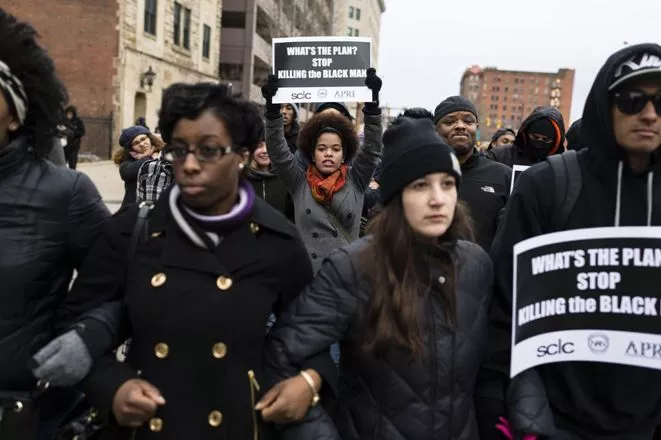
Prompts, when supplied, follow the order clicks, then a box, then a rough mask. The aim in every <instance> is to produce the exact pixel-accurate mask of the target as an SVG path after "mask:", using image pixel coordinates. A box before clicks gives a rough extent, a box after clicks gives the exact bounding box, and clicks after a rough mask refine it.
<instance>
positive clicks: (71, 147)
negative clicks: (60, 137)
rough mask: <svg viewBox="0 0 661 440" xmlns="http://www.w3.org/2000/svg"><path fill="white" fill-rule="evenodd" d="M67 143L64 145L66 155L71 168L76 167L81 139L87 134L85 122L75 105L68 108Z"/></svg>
mask: <svg viewBox="0 0 661 440" xmlns="http://www.w3.org/2000/svg"><path fill="white" fill-rule="evenodd" d="M66 115H67V120H66V127H67V145H66V146H65V147H64V156H65V157H66V159H67V163H68V164H69V168H71V169H72V170H75V169H76V166H77V165H78V153H80V141H81V139H82V138H83V136H85V124H83V121H82V119H80V118H79V117H78V109H76V107H74V106H73V105H70V106H69V107H67V108H66Z"/></svg>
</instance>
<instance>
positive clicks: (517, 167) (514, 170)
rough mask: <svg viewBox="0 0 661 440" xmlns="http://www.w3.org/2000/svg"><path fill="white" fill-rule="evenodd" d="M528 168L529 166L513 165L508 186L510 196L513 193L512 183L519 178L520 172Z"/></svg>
mask: <svg viewBox="0 0 661 440" xmlns="http://www.w3.org/2000/svg"><path fill="white" fill-rule="evenodd" d="M528 168H530V165H514V167H513V168H512V183H511V184H510V194H512V191H514V182H516V179H518V178H519V176H520V175H521V173H522V172H524V171H525V170H527V169H528Z"/></svg>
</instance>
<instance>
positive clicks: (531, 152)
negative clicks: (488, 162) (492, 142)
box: [486, 107, 565, 168]
mask: <svg viewBox="0 0 661 440" xmlns="http://www.w3.org/2000/svg"><path fill="white" fill-rule="evenodd" d="M563 151H565V121H564V119H563V118H562V113H560V112H559V111H558V110H557V109H555V108H553V107H538V108H536V109H535V110H534V111H533V112H532V113H531V114H530V116H528V117H527V118H526V120H525V121H523V124H521V128H519V132H518V134H517V135H516V137H515V138H514V143H513V144H511V145H505V146H502V147H500V148H493V149H491V150H489V151H488V152H487V154H486V155H487V157H488V158H489V159H493V160H495V161H496V162H500V163H502V164H505V165H507V166H508V167H510V168H512V167H513V166H514V165H533V164H535V163H537V162H541V161H543V160H544V159H546V158H547V157H548V156H551V155H553V154H556V153H562V152H563Z"/></svg>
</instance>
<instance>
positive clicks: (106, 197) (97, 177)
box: [78, 160, 124, 212]
mask: <svg viewBox="0 0 661 440" xmlns="http://www.w3.org/2000/svg"><path fill="white" fill-rule="evenodd" d="M78 170H79V171H82V172H83V173H85V174H87V175H88V176H89V177H90V178H91V179H92V181H93V182H94V183H95V184H96V187H97V188H98V189H99V192H100V193H101V196H102V197H103V201H104V202H106V205H107V206H108V209H110V211H112V212H115V211H117V210H118V209H119V206H120V205H121V204H122V199H123V198H124V182H123V181H122V179H121V178H120V177H119V168H118V167H117V165H115V164H114V163H113V162H112V161H110V160H105V161H101V162H87V163H79V164H78Z"/></svg>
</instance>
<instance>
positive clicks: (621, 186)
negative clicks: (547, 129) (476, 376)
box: [478, 44, 661, 440]
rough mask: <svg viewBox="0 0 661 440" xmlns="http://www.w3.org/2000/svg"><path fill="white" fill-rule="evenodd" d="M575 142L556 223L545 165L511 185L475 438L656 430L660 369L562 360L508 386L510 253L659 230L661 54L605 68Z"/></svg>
mask: <svg viewBox="0 0 661 440" xmlns="http://www.w3.org/2000/svg"><path fill="white" fill-rule="evenodd" d="M580 143H581V145H582V146H583V147H585V148H583V149H582V150H580V151H578V152H576V153H575V154H576V156H575V159H576V162H577V165H578V169H577V171H576V173H574V174H571V175H568V176H567V182H568V184H570V183H571V182H572V180H573V181H577V180H579V179H578V178H579V177H580V182H581V183H580V186H579V187H578V189H579V190H580V192H579V194H578V198H577V199H576V202H575V203H574V204H573V208H572V210H571V212H570V213H569V214H568V215H567V217H566V218H565V219H564V220H563V222H562V223H563V224H558V223H559V222H556V221H554V217H556V216H555V214H556V213H558V212H562V207H559V206H558V205H557V202H556V189H557V188H556V187H555V185H554V182H556V180H555V177H556V176H555V174H554V172H553V168H552V166H551V164H550V163H549V162H548V161H544V162H541V163H539V164H536V165H534V166H533V167H531V168H530V169H528V170H527V171H526V172H525V173H523V174H522V175H521V176H520V177H519V179H518V181H517V186H516V187H515V188H514V191H513V193H512V194H511V196H510V199H509V206H508V208H507V212H506V213H505V216H504V219H503V221H502V223H501V225H500V226H501V227H500V229H499V231H498V234H497V235H496V238H495V240H494V244H493V247H492V250H491V257H492V260H493V262H494V272H495V276H496V290H495V292H494V297H493V302H492V310H491V329H490V338H491V340H490V350H491V352H490V353H488V355H487V359H486V360H485V362H484V364H483V368H482V371H481V373H480V375H481V379H482V381H481V382H480V383H481V384H483V385H482V386H481V387H480V390H479V394H480V395H481V397H482V402H483V405H482V407H478V409H481V413H479V414H478V417H479V418H480V424H481V426H483V427H484V428H483V430H484V432H488V433H490V434H485V435H483V436H482V437H481V438H482V439H483V440H484V439H492V438H498V437H496V434H494V430H493V426H494V425H495V424H496V423H497V419H498V417H499V416H505V417H507V418H508V419H509V422H510V425H511V426H512V427H513V430H514V431H515V433H516V434H517V435H522V434H526V433H530V434H537V435H539V436H541V437H542V438H544V439H553V440H615V439H617V440H643V439H645V440H649V439H651V438H652V435H653V432H654V428H655V426H657V425H659V424H661V371H659V370H653V369H646V368H639V367H633V366H622V365H614V364H607V363H591V362H564V363H555V364H547V365H544V366H539V367H536V368H534V369H530V370H527V371H525V372H523V373H521V374H520V375H518V376H517V377H516V378H515V379H514V380H512V381H511V382H510V381H509V360H510V344H511V316H512V279H513V267H512V266H513V258H512V250H513V249H512V248H513V246H514V245H515V244H516V243H518V242H520V241H522V240H525V239H527V238H530V237H534V236H538V235H541V234H546V233H550V232H554V231H559V230H571V229H579V228H593V227H612V226H616V227H617V226H645V225H654V226H659V225H661V172H660V171H661V160H660V158H659V147H660V146H661V46H659V45H657V44H641V45H635V46H628V47H626V48H624V49H622V50H620V51H618V52H617V53H615V54H613V55H612V56H611V57H610V58H609V59H608V60H607V61H606V63H605V65H604V66H603V67H602V69H601V70H600V72H599V73H598V75H597V77H596V79H595V81H594V84H593V86H592V90H591V91H590V94H589V95H588V98H587V101H586V103H585V107H584V112H583V118H582V120H581V133H580ZM572 154H573V153H572ZM568 158H569V156H567V158H565V159H568ZM577 173H580V176H577V175H576V174H577ZM522 294H523V295H525V292H523V293H522ZM506 393H507V399H505V395H506ZM478 402H479V401H478ZM485 402H486V403H485ZM519 438H523V437H519Z"/></svg>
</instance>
